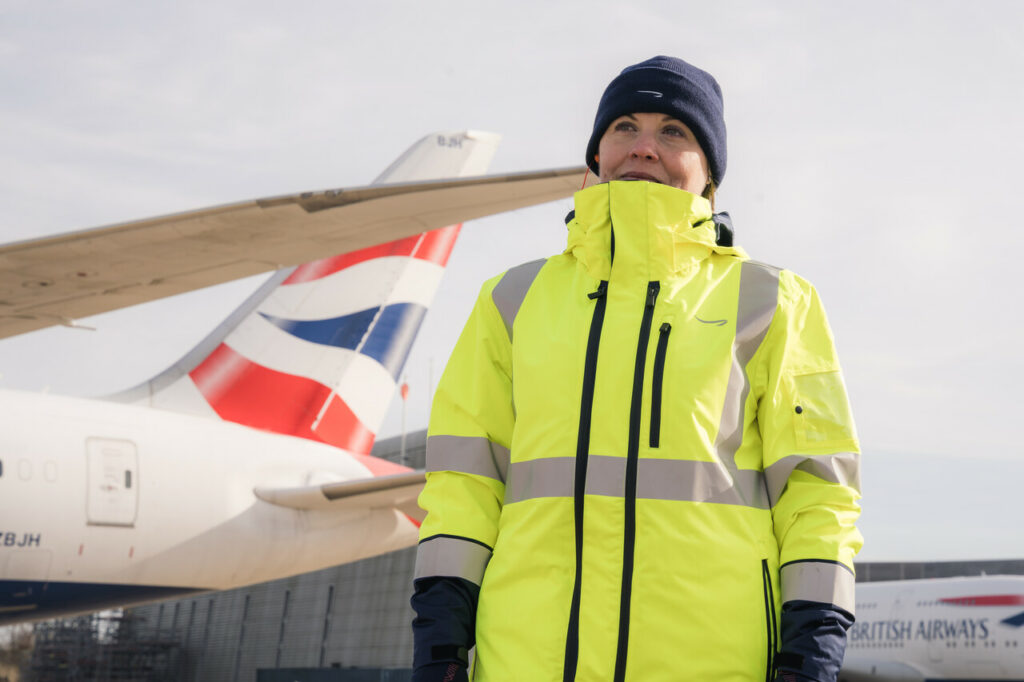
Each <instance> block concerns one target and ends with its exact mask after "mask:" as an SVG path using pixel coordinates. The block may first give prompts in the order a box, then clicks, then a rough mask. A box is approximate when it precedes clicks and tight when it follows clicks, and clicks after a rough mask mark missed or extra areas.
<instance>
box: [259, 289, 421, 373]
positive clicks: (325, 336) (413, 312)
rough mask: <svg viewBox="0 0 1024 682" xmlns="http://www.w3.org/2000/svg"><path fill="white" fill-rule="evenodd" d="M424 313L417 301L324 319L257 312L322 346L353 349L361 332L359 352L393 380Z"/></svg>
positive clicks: (407, 352)
mask: <svg viewBox="0 0 1024 682" xmlns="http://www.w3.org/2000/svg"><path fill="white" fill-rule="evenodd" d="M378 312H379V313H380V314H379V316H378ZM426 314H427V309H426V308H425V307H424V306H422V305H419V304H418V303H395V304H393V305H389V306H385V307H384V309H383V310H381V309H380V308H368V309H366V310H360V311H359V312H357V313H351V314H349V315H342V316H341V317H333V318H330V319H326V320H288V319H285V318H283V317H275V316H273V315H266V314H264V313H260V315H262V316H263V318H264V319H265V320H267V321H268V322H270V323H271V324H273V325H275V326H277V327H278V328H280V329H281V330H283V331H286V332H288V333H289V334H291V335H292V336H296V337H298V338H300V339H302V340H304V341H309V342H310V343H316V344H320V345H323V346H334V347H336V348H347V349H348V350H355V349H356V348H358V347H359V342H360V341H362V340H363V337H364V336H365V337H366V343H365V344H363V347H362V349H361V350H360V352H361V353H362V354H364V355H366V356H369V357H371V358H373V359H374V360H376V361H377V362H379V363H380V364H381V365H383V366H384V368H385V369H387V370H388V372H389V373H390V374H391V376H392V377H394V378H395V379H396V380H397V379H398V375H399V374H400V373H401V372H402V367H404V366H405V360H406V358H407V357H408V355H409V349H410V348H411V347H412V342H413V339H415V338H416V332H417V331H418V330H419V328H420V324H421V323H422V322H423V317H424V316H425V315H426ZM375 317H376V318H377V320H376V322H374V318H375ZM371 324H372V325H373V328H372V329H371V328H370V326H371ZM367 330H369V332H370V333H369V336H367ZM254 359H256V358H254Z"/></svg>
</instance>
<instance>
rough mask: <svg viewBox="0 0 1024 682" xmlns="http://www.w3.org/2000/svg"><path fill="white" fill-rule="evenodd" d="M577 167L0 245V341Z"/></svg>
mask: <svg viewBox="0 0 1024 682" xmlns="http://www.w3.org/2000/svg"><path fill="white" fill-rule="evenodd" d="M584 170H585V169H584V168H583V167H578V168H564V169H555V170H546V171H537V172H528V173H515V174H508V175H492V176H484V177H477V178H467V179H458V180H439V181H438V180H434V181H424V182H409V183H401V184H392V185H373V186H367V187H358V188H352V189H336V190H327V191H323V192H307V193H303V194H295V195H291V196H283V197H276V198H269V199H258V200H255V201H245V202H241V203H237V204H230V205H226V206H219V207H214V208H207V209H202V210H198V211H190V212H187V213H178V214H175V215H170V216H164V217H160V218H150V219H147V220H140V221H136V222H130V223H123V224H120V225H112V226H109V227H100V228H95V229H90V230H84V231H81V232H71V233H67V234H62V235H56V236H52V237H46V238H43V239H35V240H30V241H23V242H16V243H12V244H8V245H5V246H2V247H0V338H5V337H8V336H14V335H16V334H23V333H25V332H29V331H32V330H35V329H40V328H43V327H48V326H52V325H56V324H63V325H67V326H74V325H75V320H76V319H78V318H82V317H87V316H89V315H96V314H99V313H103V312H108V311H111V310H116V309H118V308H123V307H126V306H130V305H135V304H138V303H144V302H146V301H151V300H154V299H158V298H163V297H165V296H172V295H174V294H180V293H184V292H186V291H192V290H194V289H199V288H202V287H207V286H211V285H214V284H221V283H223V282H228V281H231V280H235V279H239V278H242V277H247V276H249V275H256V274H259V273H262V272H268V271H271V270H277V269H280V268H283V267H288V266H292V265H298V264H300V263H306V262H309V261H312V260H316V259H319V258H325V257H327V256H332V255H336V254H339V253H345V252H348V251H354V250H357V249H361V248H364V247H367V246H372V245H374V244H380V243H383V242H388V241H393V240H396V239H401V238H403V237H408V236H410V235H414V234H418V233H420V232H424V231H427V230H433V229H435V228H439V227H444V226H446V225H453V224H456V223H461V222H463V221H466V220H473V219H475V218H482V217H484V216H488V215H492V214H495V213H501V212H503V211H510V210H513V209H517V208H523V207H526V206H531V205H533V204H539V203H543V202H547V201H553V200H555V199H560V198H563V197H567V196H569V195H571V194H572V193H573V192H575V191H576V190H578V189H579V188H580V187H581V186H582V183H583V177H584Z"/></svg>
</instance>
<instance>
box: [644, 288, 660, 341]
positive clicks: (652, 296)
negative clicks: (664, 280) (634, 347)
mask: <svg viewBox="0 0 1024 682" xmlns="http://www.w3.org/2000/svg"><path fill="white" fill-rule="evenodd" d="M659 291H661V282H649V283H648V284H647V307H648V308H653V307H654V302H655V301H656V300H657V298H658V292H659ZM648 329H650V327H648Z"/></svg>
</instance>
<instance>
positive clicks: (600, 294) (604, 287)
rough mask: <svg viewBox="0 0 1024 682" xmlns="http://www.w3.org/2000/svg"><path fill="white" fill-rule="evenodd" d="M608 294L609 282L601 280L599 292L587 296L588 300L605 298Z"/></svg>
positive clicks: (598, 287)
mask: <svg viewBox="0 0 1024 682" xmlns="http://www.w3.org/2000/svg"><path fill="white" fill-rule="evenodd" d="M606 293H608V282H607V281H606V280H601V283H600V284H598V285H597V291H593V292H591V293H589V294H587V298H589V299H595V298H604V295H605V294H606Z"/></svg>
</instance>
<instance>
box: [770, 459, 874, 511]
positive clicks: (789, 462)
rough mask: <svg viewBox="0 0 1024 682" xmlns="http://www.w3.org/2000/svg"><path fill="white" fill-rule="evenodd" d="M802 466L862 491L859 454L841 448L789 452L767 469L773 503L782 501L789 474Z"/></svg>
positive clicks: (803, 469) (804, 469)
mask: <svg viewBox="0 0 1024 682" xmlns="http://www.w3.org/2000/svg"><path fill="white" fill-rule="evenodd" d="M795 470H800V471H803V472H806V473H808V474H813V475H814V476H817V477H818V478H821V479H824V480H826V481H829V482H831V483H838V484H840V485H846V486H850V487H851V488H853V489H854V490H856V491H857V492H860V455H858V454H857V453H856V452H838V453H836V454H834V455H789V456H787V457H783V458H782V459H780V460H779V461H778V462H775V464H772V465H771V466H770V467H768V468H767V469H765V472H764V475H765V479H766V480H767V483H768V497H769V499H770V500H771V502H772V506H775V504H776V503H777V502H778V501H779V498H780V497H781V496H782V493H783V491H784V490H785V489H786V483H787V481H789V476H790V474H792V473H793V471H795Z"/></svg>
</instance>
